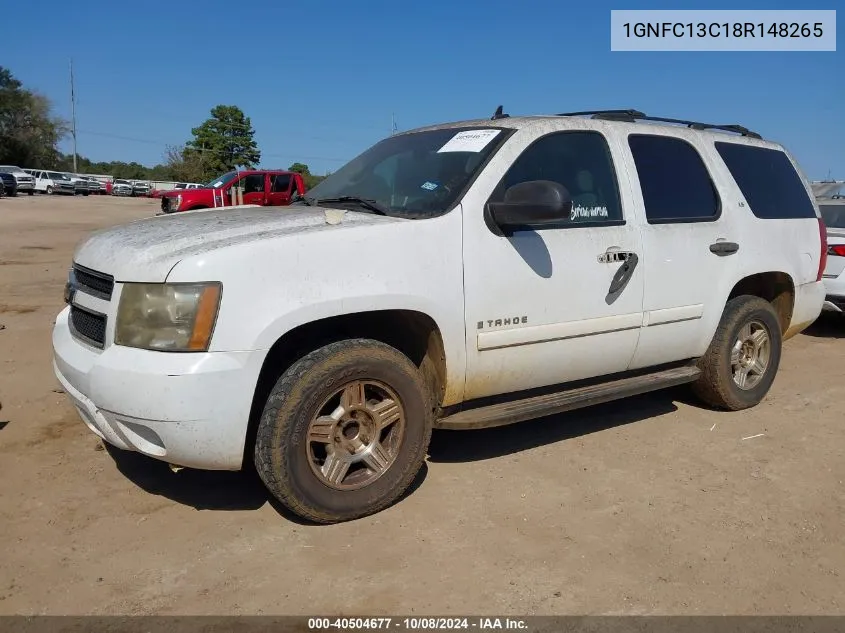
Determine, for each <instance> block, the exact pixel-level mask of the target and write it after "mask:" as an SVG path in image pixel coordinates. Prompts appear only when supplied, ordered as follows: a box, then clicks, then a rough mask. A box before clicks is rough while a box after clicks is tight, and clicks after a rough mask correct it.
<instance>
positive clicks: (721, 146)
mask: <svg viewBox="0 0 845 633" xmlns="http://www.w3.org/2000/svg"><path fill="white" fill-rule="evenodd" d="M716 151H718V152H719V155H720V156H721V157H722V160H724V161H725V165H727V167H728V169H729V170H730V172H731V175H732V176H733V178H734V180H735V181H736V184H737V186H738V187H739V190H740V191H741V192H742V195H743V196H745V200H746V201H747V202H748V205H749V206H750V207H751V212H752V213H753V214H754V215H756V216H757V217H758V218H763V219H767V220H783V219H788V218H815V217H816V211H815V209H814V208H813V201H812V200H810V196H809V195H807V189H806V188H805V187H804V183H802V182H801V177H800V176H799V175H798V172H796V171H795V167H793V165H792V162H791V161H790V160H789V157H788V156H787V155H786V154H785V153H784V152H782V151H780V150H776V149H769V148H767V147H754V146H751V145H740V144H739V143H726V142H724V141H719V142H717V143H716Z"/></svg>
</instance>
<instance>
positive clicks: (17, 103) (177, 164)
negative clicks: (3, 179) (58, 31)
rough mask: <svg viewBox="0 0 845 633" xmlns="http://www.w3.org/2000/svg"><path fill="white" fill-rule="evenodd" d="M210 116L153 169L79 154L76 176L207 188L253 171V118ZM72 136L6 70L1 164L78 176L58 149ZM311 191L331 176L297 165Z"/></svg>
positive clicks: (224, 113)
mask: <svg viewBox="0 0 845 633" xmlns="http://www.w3.org/2000/svg"><path fill="white" fill-rule="evenodd" d="M210 115H211V116H210V117H209V118H208V119H206V120H205V121H203V122H202V123H201V124H200V125H199V126H197V127H195V128H193V129H192V130H191V138H190V140H188V141H187V142H186V143H184V144H183V145H180V146H171V147H167V148H166V150H165V153H164V156H163V159H164V162H162V163H161V164H158V165H154V166H152V167H149V166H146V165H141V164H140V163H137V162H130V163H127V162H124V161H107V162H103V161H100V162H95V161H92V160H90V159H88V158H86V157H84V156H79V155H77V157H76V163H77V168H76V171H78V172H80V173H88V174H108V175H111V176H114V177H115V178H125V179H134V180H163V181H168V180H170V181H177V182H199V183H205V182H209V181H211V180H212V179H213V178H215V177H217V176H219V175H220V174H222V173H225V172H227V171H232V170H234V169H251V168H253V167H255V166H256V165H257V164H258V163H260V162H261V151H260V150H259V149H258V145H257V144H256V142H255V129H254V128H253V127H252V122H251V121H250V118H249V117H248V116H246V115H245V114H244V112H243V111H242V110H241V109H240V108H239V107H237V106H235V105H218V106H215V107H214V108H212V109H211V112H210ZM69 131H70V126H69V125H68V122H67V121H65V120H64V119H62V118H60V117H57V116H55V115H54V114H53V113H52V108H51V106H50V102H49V100H48V99H47V98H46V97H45V96H44V95H42V94H40V93H38V92H36V91H33V90H29V89H26V88H25V87H24V86H23V84H22V83H21V82H20V81H19V80H17V79H15V77H14V76H13V75H12V73H11V71H9V70H8V69H7V68H4V67H3V66H0V164H3V165H18V166H21V167H40V168H44V169H55V170H57V171H72V170H73V156H72V155H68V154H63V153H61V152H60V151H59V150H58V145H59V142H60V141H61V140H62V139H63V138H65V137H66V136H67V134H68V133H69ZM289 169H290V170H291V171H296V172H299V173H301V174H302V176H303V179H304V180H305V183H306V185H307V186H308V187H309V188H311V187H313V186H314V185H316V184H317V183H318V182H320V181H321V180H322V179H323V178H325V176H318V175H316V174H312V173H311V171H310V169H309V168H308V165H306V164H304V163H299V162H296V163H293V164H292V165H291V166H290V167H289Z"/></svg>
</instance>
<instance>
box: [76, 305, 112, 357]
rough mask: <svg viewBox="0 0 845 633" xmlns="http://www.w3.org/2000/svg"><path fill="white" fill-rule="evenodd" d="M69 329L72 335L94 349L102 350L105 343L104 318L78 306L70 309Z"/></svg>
mask: <svg viewBox="0 0 845 633" xmlns="http://www.w3.org/2000/svg"><path fill="white" fill-rule="evenodd" d="M70 327H71V331H72V332H73V334H75V335H76V336H77V337H78V338H81V339H82V340H84V341H87V342H88V343H90V344H91V345H93V346H94V347H99V348H102V347H103V345H104V344H105V341H106V317H105V315H103V314H97V313H95V312H90V311H88V310H86V309H84V308H80V307H79V306H76V305H72V306H71V307H70Z"/></svg>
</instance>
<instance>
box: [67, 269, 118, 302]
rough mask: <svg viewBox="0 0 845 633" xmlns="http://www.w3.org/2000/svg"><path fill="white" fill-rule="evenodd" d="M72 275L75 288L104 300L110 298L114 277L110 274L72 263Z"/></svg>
mask: <svg viewBox="0 0 845 633" xmlns="http://www.w3.org/2000/svg"><path fill="white" fill-rule="evenodd" d="M73 276H74V280H75V282H76V283H75V284H74V286H75V287H76V288H77V289H79V290H83V291H84V292H86V293H88V294H90V295H93V296H95V297H99V298H100V299H105V300H106V301H110V300H111V295H112V291H113V290H114V277H112V276H111V275H107V274H105V273H101V272H98V271H96V270H91V269H90V268H85V266H80V265H79V264H74V265H73Z"/></svg>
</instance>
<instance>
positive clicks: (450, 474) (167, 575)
mask: <svg viewBox="0 0 845 633" xmlns="http://www.w3.org/2000/svg"><path fill="white" fill-rule="evenodd" d="M156 210H157V204H156V201H155V200H136V199H115V198H111V197H108V196H103V197H95V196H91V197H88V198H81V197H80V198H58V197H39V196H36V197H34V198H30V197H27V196H23V197H18V198H15V199H0V324H2V325H3V326H5V328H4V329H2V330H0V402H2V409H0V421H2V422H0V427H2V428H0V517H2V522H0V525H2V539H0V614H13V613H17V614H149V613H162V614H248V613H264V614H321V615H328V614H358V615H390V614H394V615H395V614H443V615H446V614H453V615H468V614H479V615H483V614H497V615H502V614H523V615H525V614H569V613H577V614H597V613H603V614H618V613H629V614H653V613H660V614H680V613H683V614H701V613H708V614H722V613H727V614H759V613H769V614H771V613H775V614H809V613H812V614H833V613H836V614H842V613H845V593H844V592H843V591H842V588H843V586H845V585H843V576H845V538H843V517H845V514H843V510H845V495H843V491H845V488H843V480H845V459H843V457H845V433H843V427H844V426H845V419H843V415H842V411H843V404H842V403H843V401H845V362H843V358H845V356H843V352H845V340H844V339H843V338H842V337H843V336H845V319H843V320H838V319H828V318H823V319H821V320H820V321H819V322H817V323H816V324H815V325H814V326H813V327H812V328H811V329H810V330H809V331H808V332H806V333H805V334H802V335H799V336H798V337H796V338H794V339H792V340H791V341H789V342H787V343H786V346H785V351H784V357H783V362H782V365H781V370H780V373H779V375H778V378H777V380H776V382H775V385H774V387H773V389H772V392H771V393H770V395H769V397H768V398H767V399H766V400H765V401H764V402H763V404H761V405H760V406H759V407H757V408H755V409H752V410H749V411H745V412H742V413H733V414H729V413H715V412H712V411H708V410H705V409H702V408H699V407H698V406H697V405H695V404H694V403H693V402H692V401H691V400H688V399H687V398H686V395H685V392H683V391H674V392H664V393H657V394H653V395H650V396H645V397H639V398H636V399H632V400H627V401H623V402H620V403H615V404H612V405H605V406H601V407H598V408H594V409H590V410H584V411H579V412H575V413H572V414H568V415H561V416H556V417H553V418H546V419H542V420H536V421H533V422H529V423H523V424H520V425H516V426H513V427H506V428H500V429H492V430H487V431H464V432H454V431H453V432H448V431H436V432H435V434H434V439H433V444H432V447H431V456H430V459H429V460H428V463H427V466H426V468H425V469H424V471H423V473H422V474H421V476H420V477H419V479H418V481H417V483H416V485H415V486H414V487H413V490H412V492H411V493H410V494H409V495H408V496H407V497H406V498H405V499H404V500H402V501H401V502H400V503H399V504H398V505H396V506H395V507H393V508H390V509H388V510H387V511H385V512H382V513H381V514H379V515H377V516H373V517H371V518H368V519H364V520H361V521H357V522H352V523H347V524H343V525H335V526H328V527H311V526H305V525H302V524H300V523H297V522H295V521H293V520H292V519H291V518H290V517H288V516H286V515H285V514H283V513H281V512H280V511H279V510H277V508H276V506H275V505H274V504H272V503H270V501H269V500H268V498H267V495H266V493H265V492H264V490H263V488H262V487H261V485H260V484H259V483H257V482H256V481H255V480H254V479H252V478H251V477H249V476H247V475H243V474H239V473H204V472H198V471H191V470H183V471H181V472H179V473H178V474H173V473H172V472H171V471H170V470H169V469H168V467H167V466H166V465H164V464H162V463H159V462H155V461H153V460H150V459H147V458H144V457H141V456H139V455H136V454H131V453H123V454H121V453H120V452H119V451H111V450H102V447H101V445H100V443H99V441H98V440H97V439H96V438H95V436H93V435H92V434H91V433H90V432H89V431H88V430H87V429H86V427H85V426H84V424H83V423H82V422H81V421H80V420H79V419H78V416H77V414H76V413H75V411H74V410H73V408H72V407H71V404H70V402H69V401H68V400H67V399H66V396H65V395H64V394H62V393H60V392H59V390H58V383H57V381H56V379H55V378H54V376H53V373H52V366H51V344H50V332H51V327H52V324H53V319H54V317H55V315H56V314H57V313H58V312H59V311H60V310H61V309H62V307H63V303H62V288H63V284H64V280H65V278H66V274H67V269H68V266H69V264H70V261H71V256H72V253H73V249H74V246H75V244H76V243H77V242H78V241H79V240H81V239H82V238H83V237H84V236H85V235H86V234H87V233H88V232H89V231H92V230H94V229H97V228H99V227H103V226H107V225H110V224H116V223H121V222H125V221H127V220H130V219H134V218H138V217H143V216H147V215H153V214H154V213H155V212H156ZM279 212H280V213H284V210H280V211H279ZM752 436H754V437H752ZM743 438H751V439H743Z"/></svg>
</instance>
